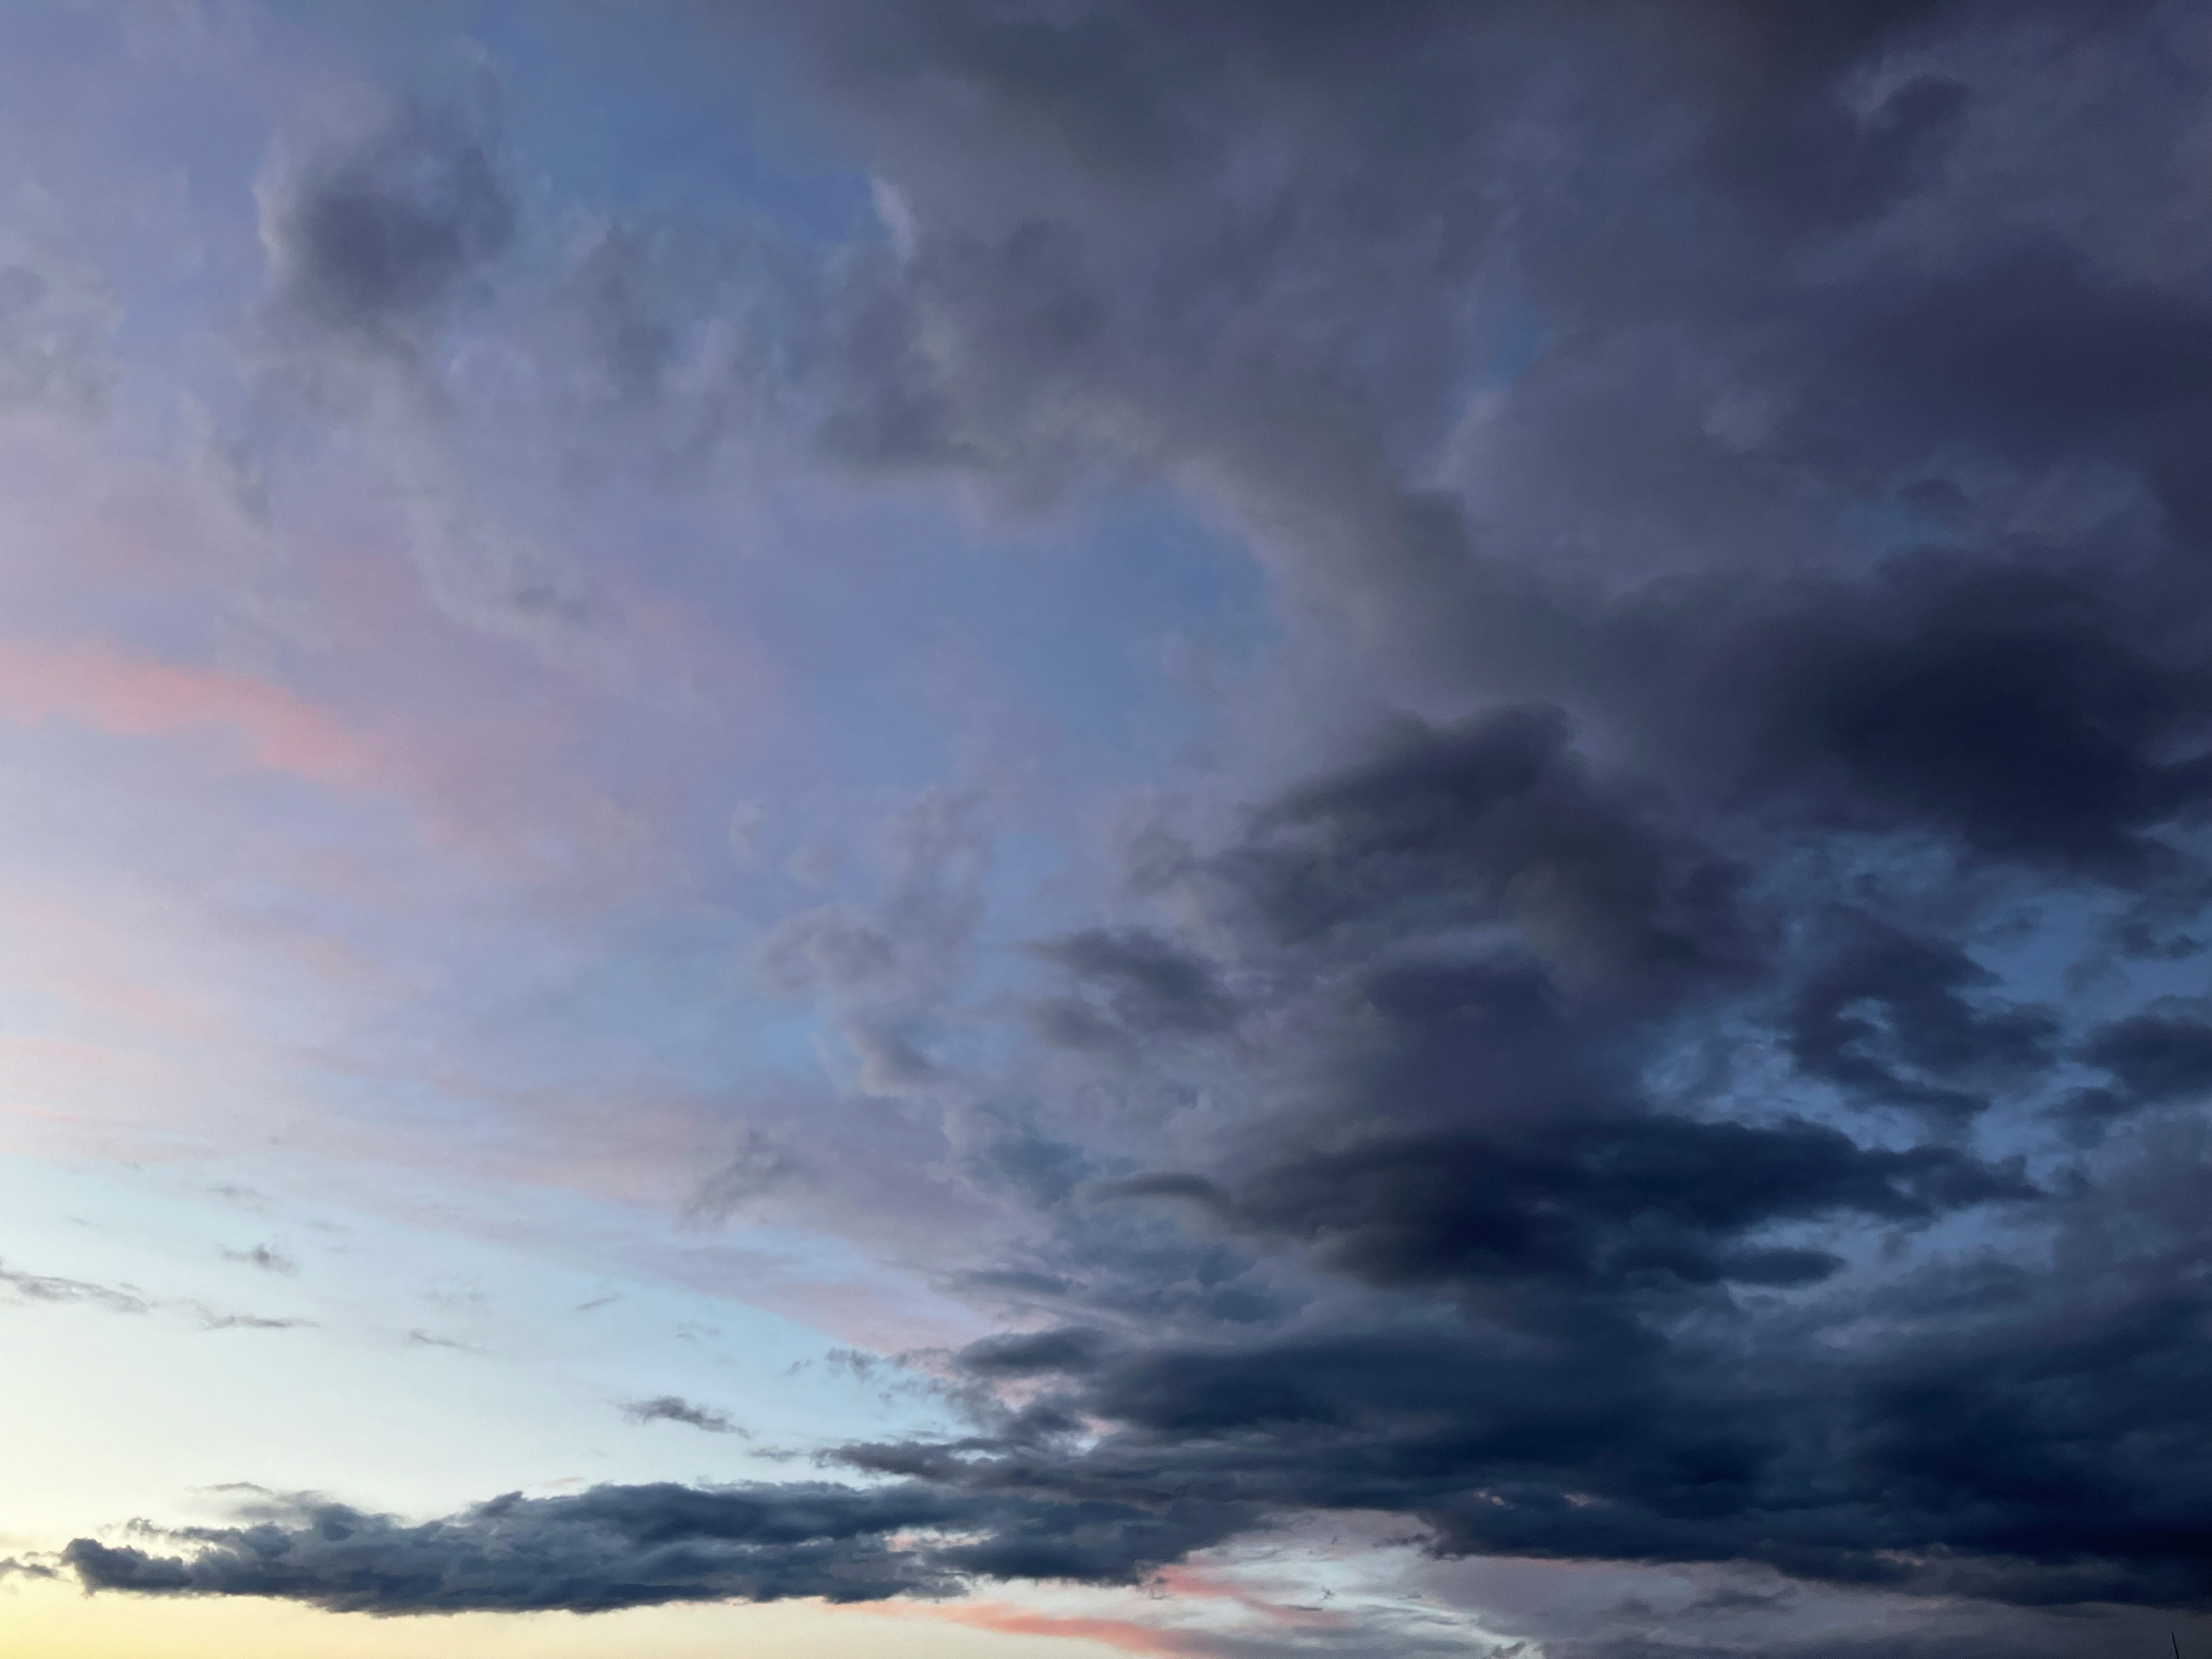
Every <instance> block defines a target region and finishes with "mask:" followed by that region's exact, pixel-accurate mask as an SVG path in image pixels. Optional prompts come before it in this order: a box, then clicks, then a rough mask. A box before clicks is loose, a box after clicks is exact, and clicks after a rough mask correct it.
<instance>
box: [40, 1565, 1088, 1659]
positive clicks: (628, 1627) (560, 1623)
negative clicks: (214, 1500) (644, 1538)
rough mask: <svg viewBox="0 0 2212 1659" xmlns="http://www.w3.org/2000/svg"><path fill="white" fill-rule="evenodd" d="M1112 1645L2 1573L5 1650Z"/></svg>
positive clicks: (671, 1656) (993, 1657) (805, 1649)
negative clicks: (124, 1584) (363, 1610)
mask: <svg viewBox="0 0 2212 1659" xmlns="http://www.w3.org/2000/svg"><path fill="white" fill-rule="evenodd" d="M1109 1651H1111V1650H1109V1649H1107V1648H1105V1647H1103V1646H1100V1645H1098V1644H1094V1643H1091V1642H1087V1641H1079V1640H1078V1641H1071V1640H1069V1639H1068V1638H1046V1637H1035V1636H1018V1635H1006V1634H1001V1633H1000V1632H990V1631H979V1630H975V1629H973V1628H971V1627H964V1626H957V1625H951V1624H938V1623H935V1622H933V1621H932V1620H929V1619H927V1618H901V1619H885V1618H882V1617H878V1616H872V1614H871V1613H869V1612H868V1611H867V1610H866V1609H864V1608H857V1607H825V1606H823V1605H822V1604H820V1603H816V1602H795V1601H787V1602H774V1603H770V1604H769V1605H767V1606H763V1607H739V1606H713V1607H647V1608H640V1609H637V1610H635V1611H634V1612H629V1613H595V1614H592V1615H590V1616H578V1615H575V1614H572V1613H458V1614H454V1615H452V1616H450V1617H420V1618H406V1619H372V1618H368V1617H367V1616H365V1615H362V1614H359V1613H322V1612H319V1611H317V1610H316V1609H314V1608H312V1607H297V1606H295V1605H292V1604H290V1603H288V1602H280V1601H260V1600H256V1599H252V1598H248V1597H233V1598H182V1599H178V1600H164V1599H158V1598H152V1597H143V1596H126V1595H113V1594H109V1595H94V1596H88V1595H84V1594H83V1593H82V1591H80V1590H78V1589H76V1587H75V1586H74V1585H72V1584H66V1583H40V1582H37V1581H25V1580H21V1579H17V1580H15V1581H12V1582H11V1583H8V1584H7V1585H6V1586H5V1587H0V1654H5V1655H6V1656H7V1659H301V1656H303V1655H308V1654H312V1655H313V1656H314V1659H501V1656H512V1659H636V1656H637V1655H640V1654H650V1655H652V1656H653V1659H733V1656H742V1655H745V1654H749V1653H762V1654H777V1655H783V1654H790V1655H794V1656H805V1659H979V1656H980V1659H1044V1656H1046V1655H1054V1656H1057V1659H1083V1656H1087V1655H1099V1654H1104V1653H1107V1652H1109Z"/></svg>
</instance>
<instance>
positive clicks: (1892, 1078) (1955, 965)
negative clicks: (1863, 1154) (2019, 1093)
mask: <svg viewBox="0 0 2212 1659" xmlns="http://www.w3.org/2000/svg"><path fill="white" fill-rule="evenodd" d="M1844 927H1845V929H1846V931H1857V933H1858V934H1859V937H1857V939H1851V940H1850V941H1849V942H1848V943H1845V944H1844V945H1841V947H1840V948H1839V949H1838V951H1837V952H1836V953H1835V955H1834V956H1833V957H1831V958H1829V959H1828V960H1827V961H1826V962H1825V963H1821V964H1820V966H1819V967H1818V968H1817V969H1815V970H1814V975H1813V977H1812V978H1811V979H1810V980H1809V981H1808V982H1807V983H1806V984H1805V986H1804V987H1803V988H1802V990H1800V992H1799V993H1798V995H1797V999H1796V1006H1794V1007H1793V1008H1792V1010H1791V1011H1790V1054H1791V1056H1792V1057H1793V1058H1794V1059H1795V1060H1796V1062H1797V1065H1798V1066H1799V1068H1800V1069H1801V1070H1802V1071H1803V1072H1804V1073H1806V1074H1807V1075H1808V1076H1810V1077H1816V1078H1821V1079H1826V1080H1827V1081H1828V1082H1831V1083H1834V1084H1836V1085H1838V1086H1839V1087H1841V1088H1843V1089H1844V1090H1846V1091H1849V1092H1850V1094H1851V1095H1852V1096H1853V1097H1856V1098H1857V1099H1859V1100H1862V1101H1863V1102H1864V1103H1867V1104H1869V1105H1890V1106H1906V1107H1911V1108H1915V1109H1919V1110H1923V1111H1927V1112H1932V1113H1935V1114H1936V1115H1939V1116H1942V1115H1954V1116H1965V1115H1972V1114H1973V1113H1975V1112H1978V1111H1982V1110H1984V1109H1987V1108H1988V1107H1989V1105H1990V1103H1991V1097H1990V1094H1989V1093H1988V1092H1987V1091H1986V1087H1978V1086H1977V1085H1991V1086H1994V1085H2003V1084H2005V1083H2009V1082H2017V1081H2019V1080H2020V1079H2033V1078H2034V1076H2035V1075H2036V1074H2037V1073H2038V1072H2039V1071H2040V1070H2041V1069H2042V1068H2044V1067H2046V1066H2049V1065H2050V1064H2051V1060H2052V1052H2051V1045H2052V1040H2053V1038H2054V1037H2055V1036H2057V1030H2058V1023H2057V1019H2056V1018H2054V1017H2053V1016H2052V1015H2051V1013H2050V1012H2048V1011H2047V1010H2044V1009H2039V1008H2023V1007H2015V1006H2009V1005H2002V1004H2000V1005H1998V1006H1991V1007H1984V1006H1978V1005H1977V1002H1976V1001H1975V1000H1974V996H1973V994H1975V993H1984V994H1985V993H1986V992H1987V991H1988V989H1989V988H1990V987H1994V986H1995V985H1996V982H1997V976H1996V975H1995V974H1992V973H1991V972H1990V970H1989V969H1986V968H1984V967H1982V966H1981V965H1980V964H1979V963H1976V962H1975V961H1974V960H1973V959H1972V957H1969V956H1967V955H1966V952H1965V951H1962V950H1960V948H1959V947H1958V946H1957V945H1954V944H1953V943H1952V942H1951V941H1949V940H1948V939H1934V940H1930V939H1913V938H1911V937H1909V936H1906V935H1904V934H1901V933H1893V932H1889V931H1887V930H1886V929H1881V928H1878V927H1877V928H1873V929H1868V928H1864V927H1860V928H1857V929H1856V930H1853V929H1852V928H1851V925H1850V921H1848V920H1846V921H1845V924H1844Z"/></svg>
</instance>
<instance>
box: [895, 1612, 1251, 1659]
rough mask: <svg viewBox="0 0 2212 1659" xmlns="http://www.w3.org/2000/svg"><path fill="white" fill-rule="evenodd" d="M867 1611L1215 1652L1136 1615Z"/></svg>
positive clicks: (1141, 1648) (1141, 1649)
mask: <svg viewBox="0 0 2212 1659" xmlns="http://www.w3.org/2000/svg"><path fill="white" fill-rule="evenodd" d="M866 1611H867V1612H869V1613H875V1614H878V1616H888V1617H892V1618H902V1619H933V1620H940V1621H942V1622H944V1623H946V1624H953V1625H960V1626H965V1627H966V1628H968V1629H969V1630H981V1631H991V1632H996V1633H998V1634H1000V1635H1003V1636H1046V1637H1058V1638H1062V1639H1065V1640H1068V1641H1076V1642H1096V1643H1097V1644H1099V1645H1100V1646H1102V1647H1109V1648H1113V1649H1115V1650H1118V1651H1120V1652H1122V1653H1155V1654H1202V1653H1206V1652H1207V1651H1209V1647H1208V1644H1207V1643H1206V1639H1205V1638H1203V1637H1201V1636H1199V1635H1197V1634H1196V1633H1195V1632H1190V1631H1176V1630H1161V1629H1158V1628H1157V1627H1155V1626H1151V1625H1145V1624H1139V1622H1138V1621H1137V1620H1133V1619H1100V1618H1095V1617H1088V1616H1085V1615H1082V1614H1068V1613H1040V1612H1038V1611H1037V1610H1036V1608H1034V1607H1020V1606H1018V1605H1017V1604H1015V1603H1013V1602H1011V1601H963V1602H954V1603H943V1604H939V1605H936V1606H921V1605H913V1604H905V1603H899V1602H885V1603H881V1604H878V1605H874V1606H871V1607H868V1608H867V1609H866Z"/></svg>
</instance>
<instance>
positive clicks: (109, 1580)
mask: <svg viewBox="0 0 2212 1659" xmlns="http://www.w3.org/2000/svg"><path fill="white" fill-rule="evenodd" d="M1245 1518H1246V1517H1244V1516H1241V1515H1237V1514H1233V1513H1230V1512H1224V1511H1222V1510H1218V1509H1209V1508H1207V1507H1206V1506H1202V1505H1197V1504H1167V1505H1165V1506H1164V1507H1163V1508H1159V1509H1157V1510H1155V1509H1146V1508H1139V1507H1134V1506H1132V1505H1129V1504H1117V1503H1112V1502H1103V1501H1090V1502H1085V1501H1083V1500H1080V1499H1072V1500H1067V1501H1054V1500H1044V1499H1038V1498H1028V1497H1024V1496H1020V1495H1014V1494H1006V1495H993V1494H962V1493H957V1492H945V1491H943V1490H939V1489H933V1488H931V1487H927V1486H917V1485H913V1484H905V1485H896V1486H884V1487H878V1488H875V1489H872V1490H868V1491H861V1490H857V1489H854V1488H851V1487H841V1486H823V1485H811V1486H810V1485H793V1486H749V1487H748V1486H734V1487H721V1488H713V1487H709V1488H697V1487H689V1486H599V1487H594V1488H593V1489H592V1490H591V1491H590V1492H584V1493H581V1494H580V1495H578V1496H575V1497H572V1498H523V1497H520V1496H519V1495H511V1496H508V1497H505V1498H495V1499H493V1500H492V1501H491V1502H490V1503H488V1504H480V1505H478V1506H477V1508H475V1509H472V1510H466V1511H464V1512H463V1513H461V1514H459V1515H456V1516H450V1517H448V1518H447V1519H445V1520H441V1521H433V1522H424V1523H422V1524H421V1525H416V1526H410V1525H407V1524H405V1523H404V1522H399V1521H397V1520H395V1519H393V1518H392V1516H380V1515H370V1514H364V1513H362V1511H360V1510H354V1509H350V1508H349V1507H347V1506H346V1505H344V1504H333V1503H330V1502H327V1501H324V1500H319V1499H301V1500H298V1501H296V1502H295V1503H291V1504H276V1505H270V1506H269V1507H268V1509H267V1511H266V1513H265V1514H264V1515H263V1516H260V1517H259V1518H257V1519H256V1520H255V1521H254V1522H253V1524H251V1525H247V1526H243V1527H237V1528H191V1529H184V1530H179V1531H175V1532H172V1533H168V1534H162V1536H163V1538H164V1539H165V1540H166V1541H170V1542H171V1543H172V1544H173V1545H176V1546H182V1547H184V1548H185V1550H187V1551H188V1552H189V1553H183V1554H168V1555H165V1554H156V1553H151V1552H150V1551H149V1550H146V1549H142V1548H140V1547H137V1545H135V1544H125V1545H109V1544H101V1543H99V1542H96V1541H93V1540H91V1539H78V1540H77V1541H75V1542H74V1543H72V1544H70V1547H69V1548H68V1549H67V1550H66V1551H64V1554H63V1559H64V1562H65V1563H66V1564H67V1565H69V1566H70V1567H71V1568H72V1569H74V1570H75V1571H76V1574H77V1576H78V1577H79V1578H80V1579H81V1580H82V1582H83V1583H84V1584H85V1586H86V1587H87V1588H88V1589H94V1590H105V1589H128V1590H134V1591H137V1592H140V1593H142V1594H149V1595H267V1596H281V1597H283V1598H286V1599H289V1600H293V1601H306V1602H309V1603H312V1604H313V1605H315V1606H318V1607H327V1608H329V1609H331V1611H333V1612H346V1613H459V1612H474V1611H502V1612H522V1611H529V1610H534V1609H541V1608H554V1607H558V1608H563V1609H567V1610H568V1611H572V1612H579V1613H604V1612H611V1611H613V1610H615V1609H617V1608H622V1607H653V1606H659V1605H662V1604H665V1603H668V1602H674V1601H783V1600H787V1599H790V1598H793V1597H801V1596H805V1597H819V1598H821V1599H823V1600H824V1601H837V1602H850V1601H881V1600H883V1599H884V1598H885V1597H887V1596H891V1595H944V1594H947V1593H951V1592H952V1591H953V1590H955V1589H957V1584H958V1582H959V1579H960V1578H961V1577H963V1576H965V1575H969V1574H985V1575H988V1576H991V1577H1036V1578H1076V1579H1081V1580H1085V1581H1090V1582H1127V1581H1128V1580H1130V1579H1132V1578H1133V1577H1139V1576H1141V1574H1142V1573H1143V1572H1144V1571H1146V1570H1147V1569H1148V1568H1149V1567H1151V1566H1153V1565H1159V1564H1161V1563H1164V1562H1166V1561H1170V1560H1173V1559H1177V1558H1178V1557H1180V1556H1182V1555H1183V1554H1185V1553H1188V1551H1189V1550H1191V1549H1193V1548H1195V1547H1200V1546H1201V1545H1203V1544H1206V1543H1209V1542H1212V1541H1215V1540H1217V1539H1218V1538H1219V1537H1221V1536H1222V1535H1223V1534H1225V1532H1226V1531H1228V1530H1229V1529H1230V1528H1231V1525H1232V1524H1234V1523H1235V1522H1237V1521H1241V1520H1243V1519H1245Z"/></svg>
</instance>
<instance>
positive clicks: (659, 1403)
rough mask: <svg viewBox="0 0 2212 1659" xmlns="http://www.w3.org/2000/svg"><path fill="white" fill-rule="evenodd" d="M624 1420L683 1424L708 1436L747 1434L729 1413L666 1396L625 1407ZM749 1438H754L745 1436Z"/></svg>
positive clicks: (669, 1395)
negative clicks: (731, 1418)
mask: <svg viewBox="0 0 2212 1659" xmlns="http://www.w3.org/2000/svg"><path fill="white" fill-rule="evenodd" d="M623 1418H624V1419H626V1420H628V1421H629V1422H632V1423H639V1424H644V1423H681V1424H683V1425H684V1426H685V1427H686V1428H693V1429H698V1430H701V1431H704V1432H705V1433H708V1434H735V1435H745V1431H744V1429H741V1428H739V1427H738V1425H737V1424H735V1423H733V1422H732V1421H731V1420H730V1418H729V1416H728V1414H727V1413H723V1412H718V1411H716V1410H715V1409H714V1407H711V1406H699V1405H694V1404H693V1403H692V1402H691V1401H688V1400H682V1399H678V1397H677V1396H676V1395H672V1394H664V1395H658V1396H656V1397H655V1398H653V1399H651V1400H636V1401H631V1402H630V1403H629V1405H627V1406H624V1407H623ZM746 1438H748V1439H750V1435H746Z"/></svg>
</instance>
